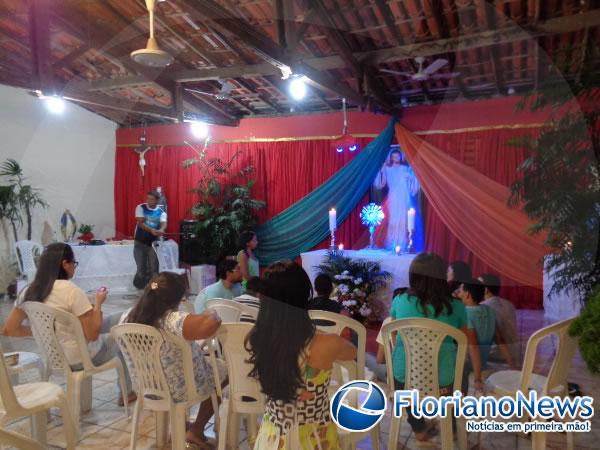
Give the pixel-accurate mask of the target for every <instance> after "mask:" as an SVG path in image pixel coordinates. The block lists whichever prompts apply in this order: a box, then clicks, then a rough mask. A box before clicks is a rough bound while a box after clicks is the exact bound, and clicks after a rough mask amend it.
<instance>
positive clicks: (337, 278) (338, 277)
mask: <svg viewBox="0 0 600 450" xmlns="http://www.w3.org/2000/svg"><path fill="white" fill-rule="evenodd" d="M333 278H335V279H336V280H341V279H343V277H342V276H341V275H335V276H334V277H333Z"/></svg>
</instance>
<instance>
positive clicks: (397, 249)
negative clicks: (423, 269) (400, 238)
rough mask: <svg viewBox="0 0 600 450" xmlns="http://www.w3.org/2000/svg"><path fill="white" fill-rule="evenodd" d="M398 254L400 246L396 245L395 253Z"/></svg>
mask: <svg viewBox="0 0 600 450" xmlns="http://www.w3.org/2000/svg"><path fill="white" fill-rule="evenodd" d="M399 254H400V246H399V245H396V255H399Z"/></svg>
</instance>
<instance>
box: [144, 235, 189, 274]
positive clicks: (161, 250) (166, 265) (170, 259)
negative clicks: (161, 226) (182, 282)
mask: <svg viewBox="0 0 600 450" xmlns="http://www.w3.org/2000/svg"><path fill="white" fill-rule="evenodd" d="M152 248H153V249H154V252H155V253H156V257H157V258H158V271H159V272H173V273H176V274H178V275H185V273H186V270H185V269H180V268H179V247H178V246H177V242H175V241H174V240H173V239H169V240H168V241H161V240H157V241H154V242H153V243H152Z"/></svg>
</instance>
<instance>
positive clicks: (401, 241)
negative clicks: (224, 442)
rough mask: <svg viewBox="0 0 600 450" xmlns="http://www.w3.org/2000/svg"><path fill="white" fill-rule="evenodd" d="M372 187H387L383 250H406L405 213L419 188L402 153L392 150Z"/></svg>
mask: <svg viewBox="0 0 600 450" xmlns="http://www.w3.org/2000/svg"><path fill="white" fill-rule="evenodd" d="M373 186H374V187H375V188H377V189H383V188H385V187H386V186H387V188H388V194H387V200H386V204H387V219H388V226H387V234H386V237H385V248H386V249H389V250H394V249H395V248H396V246H400V248H401V249H402V250H406V247H407V244H408V233H407V231H408V230H407V211H408V208H409V207H410V200H411V199H410V197H411V196H412V195H416V194H417V192H419V189H420V186H419V182H418V181H417V178H416V177H415V175H414V173H413V171H412V170H411V168H410V167H409V166H408V164H407V163H406V161H404V159H403V157H402V153H401V152H400V151H399V150H397V149H393V150H392V151H391V152H390V154H389V156H388V159H387V160H386V162H385V163H384V164H383V166H382V167H381V170H380V171H379V173H378V174H377V176H376V177H375V181H374V183H373Z"/></svg>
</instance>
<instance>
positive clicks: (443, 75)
mask: <svg viewBox="0 0 600 450" xmlns="http://www.w3.org/2000/svg"><path fill="white" fill-rule="evenodd" d="M458 76H460V72H451V73H438V74H434V75H431V76H430V77H429V78H434V79H449V78H456V77H458Z"/></svg>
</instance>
